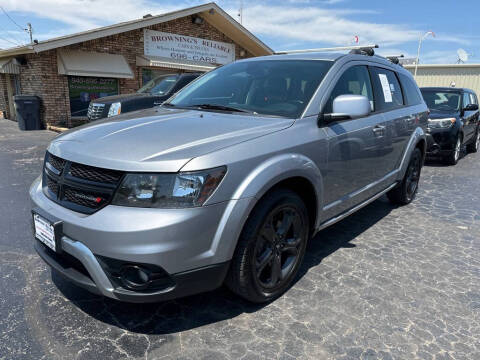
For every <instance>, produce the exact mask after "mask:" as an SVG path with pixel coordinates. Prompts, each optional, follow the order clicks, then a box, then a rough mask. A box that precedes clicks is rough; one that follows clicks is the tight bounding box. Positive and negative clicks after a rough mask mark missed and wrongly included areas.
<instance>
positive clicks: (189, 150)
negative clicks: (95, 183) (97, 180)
mask: <svg viewBox="0 0 480 360" xmlns="http://www.w3.org/2000/svg"><path fill="white" fill-rule="evenodd" d="M293 122H294V120H292V119H284V118H274V117H259V116H253V115H245V114H237V113H235V114H230V113H219V112H207V111H196V110H181V109H166V108H162V107H157V108H152V109H147V110H142V111H135V112H132V113H128V114H125V115H120V116H115V117H113V118H110V119H105V120H99V121H96V122H95V123H92V124H87V125H84V126H81V127H79V128H76V129H72V130H69V131H67V132H65V133H63V134H62V135H60V136H58V137H57V138H55V139H54V140H53V141H52V142H51V143H50V146H49V148H48V150H49V151H50V152H51V153H52V154H54V155H57V156H59V157H62V158H65V159H67V160H70V161H74V162H78V163H83V164H87V165H91V166H97V167H102V168H108V169H116V170H124V171H158V172H177V171H179V170H180V169H181V168H182V167H183V166H184V165H185V164H186V163H187V162H188V161H189V160H191V159H192V158H194V157H197V156H200V155H204V154H206V153H209V152H213V151H218V150H220V149H222V148H225V147H228V146H232V145H235V144H238V143H240V142H243V141H247V140H250V139H253V138H256V137H259V136H263V135H267V134H269V133H272V132H275V131H279V130H282V129H285V128H287V127H289V126H291V125H292V124H293ZM219 165H224V164H219Z"/></svg>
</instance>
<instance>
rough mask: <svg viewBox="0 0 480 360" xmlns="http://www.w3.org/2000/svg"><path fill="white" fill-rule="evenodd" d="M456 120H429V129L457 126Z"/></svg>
mask: <svg viewBox="0 0 480 360" xmlns="http://www.w3.org/2000/svg"><path fill="white" fill-rule="evenodd" d="M455 121H456V120H455V118H446V119H428V127H429V128H431V129H445V128H449V127H451V126H452V125H453V124H455Z"/></svg>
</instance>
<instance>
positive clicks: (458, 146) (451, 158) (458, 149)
mask: <svg viewBox="0 0 480 360" xmlns="http://www.w3.org/2000/svg"><path fill="white" fill-rule="evenodd" d="M461 153H462V138H461V137H460V135H459V136H458V137H457V140H456V141H455V146H454V148H453V150H452V151H451V152H450V154H448V155H447V156H446V157H445V158H444V161H445V163H446V164H447V165H457V163H458V159H460V155H461Z"/></svg>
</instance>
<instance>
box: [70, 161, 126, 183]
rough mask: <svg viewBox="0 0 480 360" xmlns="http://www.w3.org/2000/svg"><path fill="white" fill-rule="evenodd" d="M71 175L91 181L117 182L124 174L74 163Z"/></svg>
mask: <svg viewBox="0 0 480 360" xmlns="http://www.w3.org/2000/svg"><path fill="white" fill-rule="evenodd" d="M70 175H72V176H74V177H77V178H80V179H85V180H89V181H95V182H101V183H108V184H116V183H117V182H118V180H119V179H120V177H121V176H122V173H121V172H120V171H115V170H108V169H101V168H97V167H93V166H87V165H82V164H77V163H72V165H71V166H70Z"/></svg>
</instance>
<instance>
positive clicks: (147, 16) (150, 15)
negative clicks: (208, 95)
mask: <svg viewBox="0 0 480 360" xmlns="http://www.w3.org/2000/svg"><path fill="white" fill-rule="evenodd" d="M149 17H153V16H152V14H147V15H143V18H144V19H146V18H149Z"/></svg>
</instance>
